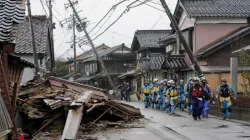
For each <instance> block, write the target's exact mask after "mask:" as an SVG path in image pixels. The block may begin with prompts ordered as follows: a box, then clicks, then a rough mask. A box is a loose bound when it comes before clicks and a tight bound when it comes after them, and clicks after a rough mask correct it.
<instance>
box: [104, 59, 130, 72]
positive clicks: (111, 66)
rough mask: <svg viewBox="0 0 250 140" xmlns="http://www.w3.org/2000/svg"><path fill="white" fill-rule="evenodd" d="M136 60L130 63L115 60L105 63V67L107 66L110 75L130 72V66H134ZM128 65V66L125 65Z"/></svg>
mask: <svg viewBox="0 0 250 140" xmlns="http://www.w3.org/2000/svg"><path fill="white" fill-rule="evenodd" d="M134 62H135V61H134V60H129V61H120V60H117V61H116V60H113V61H104V65H105V66H106V69H107V71H108V73H117V74H119V73H120V74H121V73H125V72H127V71H128V70H129V67H128V65H131V64H133V63H134ZM125 63H126V66H124V64H125Z"/></svg>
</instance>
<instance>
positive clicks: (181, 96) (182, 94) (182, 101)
mask: <svg viewBox="0 0 250 140" xmlns="http://www.w3.org/2000/svg"><path fill="white" fill-rule="evenodd" d="M178 91H179V100H178V101H179V107H180V110H182V111H184V104H185V90H184V80H183V79H181V80H180V84H179V86H178Z"/></svg>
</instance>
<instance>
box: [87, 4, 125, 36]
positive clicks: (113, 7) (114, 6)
mask: <svg viewBox="0 0 250 140" xmlns="http://www.w3.org/2000/svg"><path fill="white" fill-rule="evenodd" d="M125 1H127V0H123V1H121V2H119V3H117V4H115V5H113V6H112V7H111V8H110V9H109V11H108V12H107V13H106V14H105V15H104V16H103V17H102V18H101V20H100V21H99V22H98V23H97V24H96V25H95V26H94V27H93V28H92V29H91V30H90V31H89V33H91V32H92V31H93V30H94V29H95V28H96V27H97V26H98V25H99V24H100V23H101V22H102V21H103V20H104V19H105V18H106V16H107V15H108V14H109V13H110V12H111V11H112V10H114V9H115V8H116V7H117V6H118V5H120V4H122V3H123V2H125Z"/></svg>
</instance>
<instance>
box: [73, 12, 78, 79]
mask: <svg viewBox="0 0 250 140" xmlns="http://www.w3.org/2000/svg"><path fill="white" fill-rule="evenodd" d="M72 16H73V24H72V25H73V47H74V67H75V77H76V73H77V68H76V33H75V32H76V31H75V30H76V27H75V25H76V21H75V16H74V12H73V15H72Z"/></svg>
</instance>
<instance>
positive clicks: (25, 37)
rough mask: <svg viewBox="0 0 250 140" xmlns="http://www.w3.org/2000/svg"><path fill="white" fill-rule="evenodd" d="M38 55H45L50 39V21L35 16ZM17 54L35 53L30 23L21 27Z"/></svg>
mask: <svg viewBox="0 0 250 140" xmlns="http://www.w3.org/2000/svg"><path fill="white" fill-rule="evenodd" d="M32 19H33V27H34V33H35V42H36V51H37V53H45V49H46V46H47V39H48V28H49V21H48V19H47V17H46V16H33V17H32ZM16 44H17V45H16V48H15V53H19V54H20V53H33V48H32V45H31V33H30V25H29V23H28V22H26V23H24V24H20V25H19V33H18V35H17V42H16Z"/></svg>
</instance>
